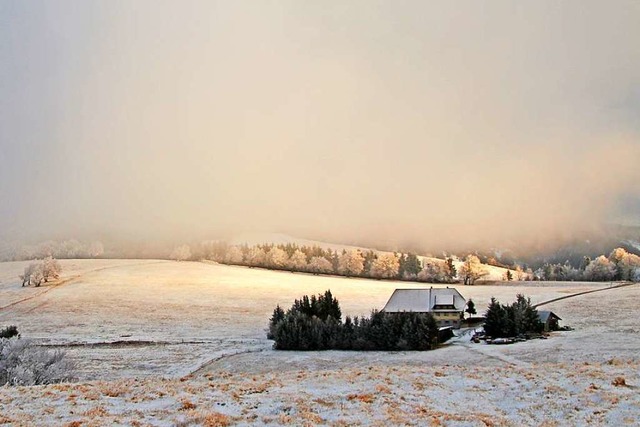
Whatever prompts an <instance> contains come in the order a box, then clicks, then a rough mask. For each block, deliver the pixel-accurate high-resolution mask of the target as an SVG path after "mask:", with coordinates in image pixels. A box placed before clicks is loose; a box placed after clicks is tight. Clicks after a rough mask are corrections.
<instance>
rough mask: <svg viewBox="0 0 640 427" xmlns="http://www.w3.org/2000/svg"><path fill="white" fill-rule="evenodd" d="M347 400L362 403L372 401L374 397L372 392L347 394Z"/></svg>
mask: <svg viewBox="0 0 640 427" xmlns="http://www.w3.org/2000/svg"><path fill="white" fill-rule="evenodd" d="M347 400H348V401H353V400H359V401H360V402H362V403H373V401H374V400H375V397H374V395H373V394H370V393H367V394H350V395H348V396H347Z"/></svg>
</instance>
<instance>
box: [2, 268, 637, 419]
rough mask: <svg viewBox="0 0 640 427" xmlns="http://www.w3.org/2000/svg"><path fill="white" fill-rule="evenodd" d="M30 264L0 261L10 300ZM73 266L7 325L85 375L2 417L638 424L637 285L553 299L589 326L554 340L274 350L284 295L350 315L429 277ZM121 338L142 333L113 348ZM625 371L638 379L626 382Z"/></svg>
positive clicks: (557, 308) (505, 288) (511, 289)
mask: <svg viewBox="0 0 640 427" xmlns="http://www.w3.org/2000/svg"><path fill="white" fill-rule="evenodd" d="M19 264H20V263H8V264H0V301H1V302H0V307H2V306H4V305H5V301H6V299H5V298H7V297H8V298H11V299H12V300H13V301H19V300H20V299H21V292H23V291H24V294H23V295H32V294H34V289H33V288H31V289H19V288H20V282H18V278H17V274H18V273H19V272H20V270H21V268H20V265H19ZM62 267H63V275H62V277H61V280H62V281H63V284H62V285H60V286H57V287H56V284H55V283H54V284H47V285H45V286H43V287H42V288H39V289H40V290H47V292H46V293H44V294H37V295H36V294H34V297H33V298H31V299H28V300H25V301H23V302H21V303H18V304H15V305H13V306H10V307H8V308H5V309H2V310H0V326H2V325H5V324H7V325H8V324H16V325H17V326H18V328H19V330H20V332H21V334H22V335H23V336H24V337H30V338H35V339H36V341H37V342H39V343H41V344H55V345H59V346H61V348H64V349H65V350H66V351H67V354H68V355H69V356H70V357H71V359H72V360H73V361H74V362H75V363H76V364H77V366H78V377H79V379H80V382H79V383H77V384H71V385H67V384H63V385H55V386H42V387H34V388H28V389H27V388H10V389H7V388H4V389H0V423H1V422H2V421H6V422H13V423H15V424H16V425H20V424H26V425H28V424H49V425H64V424H65V423H72V422H76V421H78V422H80V423H83V424H86V423H89V424H90V423H95V424H96V425H112V424H117V423H120V424H126V425H135V424H136V422H140V423H141V424H140V425H180V424H182V425H189V424H190V423H191V424H196V425H197V424H201V425H224V424H225V423H228V424H235V423H240V424H245V425H254V424H293V425H302V424H305V423H307V424H310V425H313V424H322V423H325V424H331V425H352V424H379V425H389V424H402V423H405V422H407V423H413V424H416V425H428V424H430V423H433V424H436V425H437V424H438V423H440V424H443V425H485V424H486V425H491V424H494V425H523V424H525V425H543V424H544V423H547V425H554V424H553V423H554V420H555V422H556V423H557V425H585V424H594V425H625V424H629V425H633V423H634V422H636V421H635V420H637V418H638V417H640V410H639V409H638V408H639V407H640V406H639V405H640V401H639V400H638V397H637V396H636V395H637V394H638V393H637V388H636V387H637V386H640V378H638V367H639V366H638V364H639V359H638V354H640V334H639V333H638V332H640V317H638V316H636V315H635V313H636V310H637V301H638V300H640V298H639V297H640V286H638V285H636V286H632V287H628V288H621V289H615V290H607V291H603V292H598V293H594V294H589V295H584V296H580V297H577V298H573V299H567V300H563V301H559V302H556V303H553V304H550V305H548V306H545V307H544V309H550V310H553V311H554V312H556V313H557V314H558V315H559V316H560V317H562V318H563V320H564V322H563V323H564V324H569V325H572V326H574V327H575V328H576V330H575V331H572V332H560V333H555V334H553V336H552V337H551V338H550V339H548V340H536V341H528V342H525V343H519V344H515V345H510V346H489V345H484V344H472V343H469V342H468V335H466V336H464V337H461V338H460V339H458V340H455V341H456V342H453V343H451V344H449V345H447V346H445V347H443V348H441V349H438V350H435V351H429V352H418V353H412V352H395V353H384V352H370V353H358V352H338V351H329V352H309V353H301V352H277V351H274V350H272V349H271V342H270V341H268V340H266V339H265V337H264V335H265V331H264V329H265V327H266V322H267V319H268V317H269V316H270V314H271V311H272V310H273V307H274V306H275V305H276V304H280V305H282V306H284V307H285V308H286V307H288V306H289V305H290V304H291V302H292V301H293V299H294V298H297V297H300V296H301V295H303V294H311V293H319V292H323V291H324V290H326V289H329V288H330V289H331V290H332V292H333V294H334V295H335V296H336V297H337V298H338V299H339V300H340V304H341V307H342V308H343V312H344V314H351V315H360V314H368V312H369V311H370V310H371V309H372V308H382V307H383V306H384V304H385V302H386V301H387V299H388V297H389V296H390V295H391V292H392V291H393V289H395V288H396V287H420V286H425V285H420V284H412V283H407V282H389V281H372V280H362V279H347V278H336V277H326V276H313V275H307V274H291V273H286V272H271V271H266V270H260V269H249V268H244V267H230V266H220V265H212V264H204V263H192V262H185V263H177V262H169V261H153V260H150V261H149V260H137V261H136V260H132V261H120V260H112V261H106V260H98V261H92V260H87V261H62ZM14 273H16V274H15V277H13V276H12V275H13V274H14ZM426 286H428V285H426ZM434 286H436V285H434ZM607 286H609V284H606V283H605V284H601V283H600V284H599V283H514V282H512V283H509V284H503V285H496V286H456V287H457V288H458V289H459V290H460V292H461V293H462V294H463V295H464V296H465V297H467V298H472V299H474V301H475V302H476V307H478V308H479V309H482V308H483V307H485V306H486V304H487V303H488V301H489V299H490V297H491V296H496V297H497V298H499V299H500V300H501V301H503V302H507V301H511V300H513V298H514V297H515V295H516V294H517V293H523V294H525V295H529V296H531V299H532V301H533V302H534V303H537V302H540V301H544V300H548V299H551V298H555V297H558V296H563V295H567V294H569V293H575V292H581V291H585V290H589V289H596V288H602V287H607ZM113 341H135V342H134V343H129V344H127V343H120V344H118V345H105V344H104V343H108V342H113ZM183 341H184V342H183ZM74 343H75V344H80V345H78V346H70V344H74ZM91 343H93V345H85V344H91ZM194 371H195V373H194V374H193V375H187V374H189V373H191V372H194ZM183 375H187V376H186V377H184V378H182V380H181V379H180V377H181V376H183ZM616 377H624V378H625V382H626V384H627V385H628V386H615V385H613V384H612V382H613V381H614V379H615V378H616ZM162 378H166V379H162ZM43 420H44V421H43ZM36 421H37V422H36Z"/></svg>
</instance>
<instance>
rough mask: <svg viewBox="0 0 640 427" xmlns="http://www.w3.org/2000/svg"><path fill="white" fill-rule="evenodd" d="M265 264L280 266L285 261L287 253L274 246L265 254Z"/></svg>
mask: <svg viewBox="0 0 640 427" xmlns="http://www.w3.org/2000/svg"><path fill="white" fill-rule="evenodd" d="M266 262H267V266H269V267H274V268H282V267H284V266H285V264H286V263H287V253H286V252H285V251H284V250H282V249H280V248H278V247H276V246H274V247H272V248H271V249H269V251H268V252H267V254H266Z"/></svg>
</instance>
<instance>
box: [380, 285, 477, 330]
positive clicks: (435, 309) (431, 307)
mask: <svg viewBox="0 0 640 427" xmlns="http://www.w3.org/2000/svg"><path fill="white" fill-rule="evenodd" d="M466 305H467V300H466V299H464V297H463V296H462V295H460V292H458V291H457V290H456V289H455V288H449V287H446V288H433V287H431V288H429V289H396V290H395V291H394V292H393V294H392V295H391V298H389V301H387V304H386V305H385V306H384V308H383V309H382V311H386V312H388V313H400V312H403V311H413V312H416V313H431V315H433V317H434V318H435V320H436V322H437V323H438V326H440V327H442V326H452V327H454V328H458V327H460V320H461V319H462V317H463V314H464V309H465V307H466Z"/></svg>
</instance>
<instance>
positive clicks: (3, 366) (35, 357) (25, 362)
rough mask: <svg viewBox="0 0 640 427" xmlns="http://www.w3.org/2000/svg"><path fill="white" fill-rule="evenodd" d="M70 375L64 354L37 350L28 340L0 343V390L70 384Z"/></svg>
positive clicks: (3, 340)
mask: <svg viewBox="0 0 640 427" xmlns="http://www.w3.org/2000/svg"><path fill="white" fill-rule="evenodd" d="M73 371H74V366H73V364H72V363H71V362H70V361H69V360H67V359H66V358H65V353H64V352H61V351H48V350H45V349H42V348H38V347H36V346H35V345H33V344H32V342H31V341H29V340H22V339H18V338H11V339H6V338H2V339H0V386H2V385H5V384H6V385H20V386H22V385H26V386H30V385H40V384H53V383H59V382H64V381H70V380H72V379H73Z"/></svg>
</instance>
